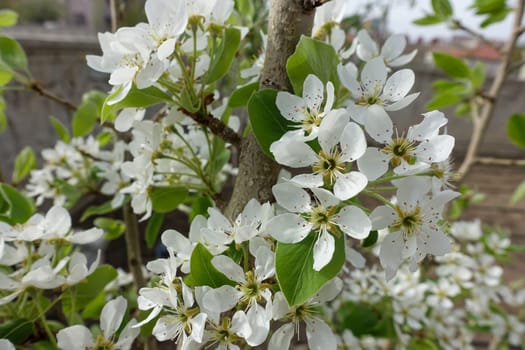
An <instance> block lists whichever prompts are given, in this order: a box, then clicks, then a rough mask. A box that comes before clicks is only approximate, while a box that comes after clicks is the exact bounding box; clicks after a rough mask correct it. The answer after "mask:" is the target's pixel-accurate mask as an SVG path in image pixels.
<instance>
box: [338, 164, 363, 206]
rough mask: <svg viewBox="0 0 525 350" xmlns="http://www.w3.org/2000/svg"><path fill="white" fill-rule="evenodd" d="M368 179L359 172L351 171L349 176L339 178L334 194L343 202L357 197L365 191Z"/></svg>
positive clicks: (343, 175) (344, 175) (342, 175)
mask: <svg viewBox="0 0 525 350" xmlns="http://www.w3.org/2000/svg"><path fill="white" fill-rule="evenodd" d="M367 184H368V179H367V177H366V175H365V174H363V173H360V172H359V171H351V172H349V173H347V174H341V175H338V176H337V180H336V182H335V185H334V194H335V195H336V197H337V198H339V199H341V200H347V199H350V198H352V197H355V196H356V195H357V194H358V193H359V192H361V191H362V190H364V189H365V187H366V185H367Z"/></svg>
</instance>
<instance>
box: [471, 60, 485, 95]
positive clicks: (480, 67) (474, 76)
mask: <svg viewBox="0 0 525 350" xmlns="http://www.w3.org/2000/svg"><path fill="white" fill-rule="evenodd" d="M470 73H471V76H470V81H471V82H472V86H473V87H474V89H479V88H481V87H482V86H483V83H485V64H484V63H483V62H476V64H475V65H474V67H473V68H472V70H471V72H470Z"/></svg>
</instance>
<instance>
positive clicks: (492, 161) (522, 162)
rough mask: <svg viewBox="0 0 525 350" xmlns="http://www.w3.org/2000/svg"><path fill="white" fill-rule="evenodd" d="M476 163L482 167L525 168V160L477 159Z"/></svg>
mask: <svg viewBox="0 0 525 350" xmlns="http://www.w3.org/2000/svg"><path fill="white" fill-rule="evenodd" d="M475 163H476V164H482V165H503V166H525V159H508V158H493V157H476V159H475Z"/></svg>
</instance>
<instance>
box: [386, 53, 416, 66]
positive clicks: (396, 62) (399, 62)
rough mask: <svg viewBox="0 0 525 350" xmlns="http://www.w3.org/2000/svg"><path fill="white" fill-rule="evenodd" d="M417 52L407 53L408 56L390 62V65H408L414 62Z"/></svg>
mask: <svg viewBox="0 0 525 350" xmlns="http://www.w3.org/2000/svg"><path fill="white" fill-rule="evenodd" d="M416 54H417V50H413V51H412V52H410V53H407V54H406V55H401V56H399V57H398V58H396V59H394V60H392V61H390V62H388V65H389V66H390V67H399V66H403V65H405V64H407V63H408V62H410V61H412V60H413V59H414V57H416Z"/></svg>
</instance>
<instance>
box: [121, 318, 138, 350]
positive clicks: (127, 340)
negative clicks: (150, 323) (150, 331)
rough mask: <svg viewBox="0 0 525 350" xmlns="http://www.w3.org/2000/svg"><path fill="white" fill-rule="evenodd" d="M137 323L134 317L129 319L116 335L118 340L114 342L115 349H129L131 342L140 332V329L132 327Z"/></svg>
mask: <svg viewBox="0 0 525 350" xmlns="http://www.w3.org/2000/svg"><path fill="white" fill-rule="evenodd" d="M136 324H137V321H136V320H135V319H131V320H130V321H129V322H128V323H127V324H126V326H125V327H124V329H123V330H122V332H120V335H119V337H118V341H117V343H116V344H115V347H116V348H117V349H122V350H128V349H131V345H132V344H133V341H134V340H135V338H137V336H138V335H139V334H140V329H139V328H136V327H133V326H135V325H136Z"/></svg>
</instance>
